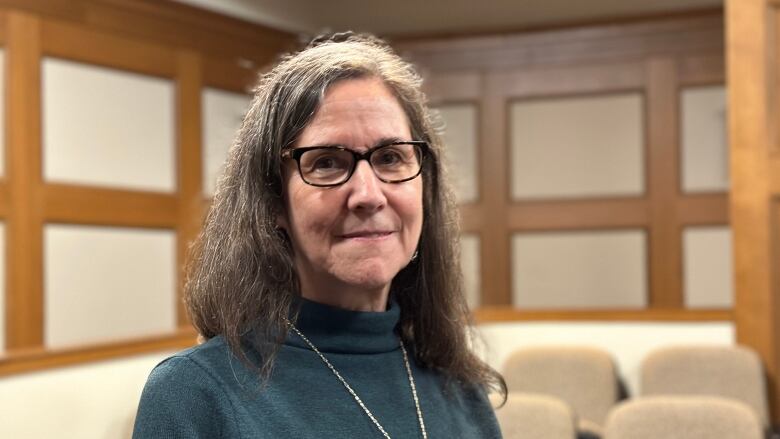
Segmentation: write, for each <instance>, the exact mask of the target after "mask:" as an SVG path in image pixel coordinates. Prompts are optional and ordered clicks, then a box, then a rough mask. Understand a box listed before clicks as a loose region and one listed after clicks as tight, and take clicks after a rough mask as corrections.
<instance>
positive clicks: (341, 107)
mask: <svg viewBox="0 0 780 439" xmlns="http://www.w3.org/2000/svg"><path fill="white" fill-rule="evenodd" d="M387 138H398V139H399V140H401V139H405V140H411V138H410V130H409V123H408V120H407V117H406V113H405V112H404V110H403V108H402V107H401V104H400V103H399V102H398V99H397V98H396V97H395V95H394V94H393V93H392V92H391V91H390V89H389V88H388V87H387V86H386V85H385V84H384V83H383V82H382V81H381V80H379V79H377V78H360V79H346V80H342V81H338V82H336V83H334V84H333V85H331V86H330V87H328V89H327V90H326V91H325V95H324V96H323V99H322V102H321V103H320V105H319V107H318V108H317V112H316V113H315V114H314V117H313V118H312V120H311V121H310V122H309V124H308V125H307V126H306V128H304V130H303V132H302V133H301V135H300V137H299V138H298V142H296V143H297V146H307V145H323V144H339V145H344V146H351V147H355V148H364V147H366V148H367V147H370V146H373V144H374V143H376V142H377V141H379V140H381V139H387Z"/></svg>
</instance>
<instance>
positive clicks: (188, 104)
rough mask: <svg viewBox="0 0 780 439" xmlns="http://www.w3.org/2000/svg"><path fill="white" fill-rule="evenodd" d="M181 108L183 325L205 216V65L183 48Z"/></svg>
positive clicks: (180, 303)
mask: <svg viewBox="0 0 780 439" xmlns="http://www.w3.org/2000/svg"><path fill="white" fill-rule="evenodd" d="M177 79H178V87H179V89H178V93H177V101H176V106H177V111H176V113H177V114H178V115H179V118H178V123H177V130H178V134H179V135H178V166H177V169H179V184H178V186H179V193H178V218H177V224H178V228H177V238H176V249H177V252H176V253H177V266H178V267H179V268H180V270H179V273H178V279H179V289H178V291H179V300H178V301H177V321H178V325H179V326H186V325H188V324H189V319H188V318H187V311H186V308H185V306H184V300H183V298H184V295H183V293H184V284H185V281H186V276H185V266H184V263H185V261H186V257H187V253H188V251H187V250H188V249H189V246H190V244H191V243H192V241H193V240H194V239H195V238H196V237H197V236H198V233H199V231H200V228H201V223H202V219H203V209H202V206H203V202H202V200H203V195H202V194H203V190H202V187H203V183H202V180H203V178H202V175H203V158H202V151H203V148H202V144H201V143H202V142H201V139H202V136H201V133H202V129H201V126H202V123H201V122H202V121H201V90H202V87H203V65H202V62H201V58H200V56H199V55H198V54H197V53H195V52H193V51H182V52H181V53H180V54H179V57H178V78H177Z"/></svg>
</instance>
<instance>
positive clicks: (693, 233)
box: [683, 227, 734, 308]
mask: <svg viewBox="0 0 780 439" xmlns="http://www.w3.org/2000/svg"><path fill="white" fill-rule="evenodd" d="M731 249H732V247H731V229H730V228H729V227H687V228H686V229H685V230H684V231H683V255H684V262H683V267H684V273H683V282H684V291H685V306H686V307H687V308H731V307H733V306H734V265H733V263H732V262H733V259H732V250H731Z"/></svg>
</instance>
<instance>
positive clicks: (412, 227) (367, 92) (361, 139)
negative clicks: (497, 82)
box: [279, 78, 423, 304]
mask: <svg viewBox="0 0 780 439" xmlns="http://www.w3.org/2000/svg"><path fill="white" fill-rule="evenodd" d="M389 139H394V140H417V139H412V138H411V132H410V129H409V123H408V121H407V117H406V114H405V113H404V111H403V109H402V108H401V105H400V104H399V103H398V100H397V99H396V98H395V97H394V96H393V95H392V93H391V92H390V90H389V89H388V88H387V87H386V86H385V85H384V84H383V83H382V82H381V81H380V80H378V79H376V78H361V79H347V80H342V81H338V82H336V83H334V84H333V85H331V86H330V87H329V88H328V89H327V90H326V93H325V96H324V99H323V101H322V103H321V105H320V107H319V108H318V110H317V113H316V114H315V115H314V117H313V119H312V120H311V122H310V123H309V125H308V126H307V127H306V128H305V129H304V130H303V132H302V133H301V135H300V136H299V138H298V140H297V142H296V143H295V145H294V146H293V147H294V148H300V147H306V146H321V145H341V146H344V147H346V148H348V149H352V150H355V151H359V152H364V151H366V150H367V149H369V148H371V147H373V146H376V145H378V144H380V143H383V142H387V141H388V140H389ZM284 179H285V202H286V215H284V216H283V217H282V218H280V220H279V221H280V225H281V226H282V227H284V228H285V230H286V231H287V233H288V235H289V236H290V239H291V241H292V245H293V250H294V253H295V257H294V258H295V266H296V270H297V272H298V276H299V279H300V282H301V290H302V291H301V293H302V294H303V296H304V297H308V298H313V299H315V300H320V301H325V302H332V303H336V304H338V303H339V297H337V296H339V295H349V294H353V295H355V294H357V297H361V295H362V294H363V293H366V295H367V296H371V295H372V293H373V294H374V298H376V294H380V296H382V297H384V298H385V299H386V294H387V292H388V291H389V287H390V283H391V281H392V280H393V277H395V275H396V274H397V273H398V272H399V271H400V270H401V269H402V268H403V267H405V266H406V265H407V264H408V263H409V260H410V259H411V257H412V255H413V254H414V251H415V249H416V248H417V241H418V239H419V237H420V231H421V229H422V222H423V208H422V193H423V190H422V185H423V181H422V180H423V179H422V177H421V176H419V177H417V178H415V179H413V180H410V181H406V182H403V183H384V182H382V181H381V180H379V179H378V178H377V177H376V175H375V174H374V171H373V170H372V169H371V167H370V166H369V164H368V162H367V161H365V160H360V161H358V163H357V168H356V169H355V172H354V173H353V174H352V176H351V178H350V179H349V180H348V181H347V182H346V183H344V184H342V185H340V186H335V187H316V186H311V185H308V184H306V183H305V182H304V181H303V180H302V179H301V176H300V175H299V170H298V167H297V166H296V163H295V161H294V160H292V159H289V160H286V163H285V172H284ZM367 299H368V297H367Z"/></svg>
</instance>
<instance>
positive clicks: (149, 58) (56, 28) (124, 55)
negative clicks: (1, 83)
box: [42, 20, 176, 78]
mask: <svg viewBox="0 0 780 439" xmlns="http://www.w3.org/2000/svg"><path fill="white" fill-rule="evenodd" d="M42 29H43V37H42V38H43V39H42V45H43V53H44V54H45V55H49V56H54V57H59V58H66V59H70V60H75V61H80V62H84V63H88V64H97V65H101V66H105V67H110V68H115V69H125V70H131V71H135V72H138V73H144V74H148V75H156V76H163V77H168V78H172V77H174V76H175V74H176V57H175V52H174V51H173V50H172V49H169V48H166V47H165V46H162V45H160V44H154V43H151V42H144V41H139V40H134V39H130V38H126V37H123V36H116V35H112V34H110V33H106V32H100V31H95V30H89V29H84V28H82V27H79V26H77V25H74V24H70V23H67V22H62V21H57V20H46V21H44V22H43V27H42Z"/></svg>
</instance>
